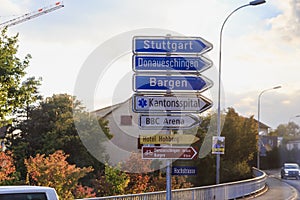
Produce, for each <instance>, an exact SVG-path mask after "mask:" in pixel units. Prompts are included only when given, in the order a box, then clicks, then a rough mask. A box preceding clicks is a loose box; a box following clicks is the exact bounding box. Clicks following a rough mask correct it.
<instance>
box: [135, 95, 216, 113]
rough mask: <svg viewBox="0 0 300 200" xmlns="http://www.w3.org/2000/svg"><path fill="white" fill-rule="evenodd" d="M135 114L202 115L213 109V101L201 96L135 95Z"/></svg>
mask: <svg viewBox="0 0 300 200" xmlns="http://www.w3.org/2000/svg"><path fill="white" fill-rule="evenodd" d="M132 99H133V101H132V109H133V111H134V112H140V113H143V112H147V113H150V112H151V113H154V112H155V113H158V112H160V113H161V112H164V113H165V112H170V113H202V112H204V111H205V110H207V109H209V108H211V107H212V101H211V100H209V99H207V98H205V97H204V96H201V95H185V96H183V95H173V96H166V95H160V96H159V95H141V94H135V95H133V98H132Z"/></svg>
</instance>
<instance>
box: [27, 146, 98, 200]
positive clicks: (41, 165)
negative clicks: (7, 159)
mask: <svg viewBox="0 0 300 200" xmlns="http://www.w3.org/2000/svg"><path fill="white" fill-rule="evenodd" d="M67 157H68V155H66V154H65V153H63V151H56V152H55V153H53V154H50V155H49V156H48V157H46V156H45V154H37V155H36V156H35V157H31V156H30V158H29V159H25V165H26V168H27V183H28V184H30V185H42V186H49V187H53V188H55V189H56V191H57V193H58V195H59V196H60V198H61V199H66V200H67V199H74V198H76V197H75V196H74V194H73V193H74V192H75V191H76V189H77V188H78V187H80V188H82V186H81V185H79V184H78V180H79V179H80V178H82V177H84V176H85V175H86V174H87V173H89V172H91V171H93V168H92V167H87V168H86V167H84V168H78V167H76V166H75V165H70V164H69V163H68V162H67V161H66V159H67ZM87 191H89V190H87ZM89 192H90V191H89Z"/></svg>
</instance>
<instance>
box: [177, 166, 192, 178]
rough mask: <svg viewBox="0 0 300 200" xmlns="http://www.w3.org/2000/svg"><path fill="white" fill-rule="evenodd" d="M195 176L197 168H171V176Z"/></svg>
mask: <svg viewBox="0 0 300 200" xmlns="http://www.w3.org/2000/svg"><path fill="white" fill-rule="evenodd" d="M196 174H197V167H187V166H172V175H177V176H178V175H179V176H180V175H181V176H188V175H196Z"/></svg>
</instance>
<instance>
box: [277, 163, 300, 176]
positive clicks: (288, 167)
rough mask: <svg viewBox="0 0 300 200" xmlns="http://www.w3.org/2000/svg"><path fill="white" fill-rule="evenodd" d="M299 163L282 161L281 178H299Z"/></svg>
mask: <svg viewBox="0 0 300 200" xmlns="http://www.w3.org/2000/svg"><path fill="white" fill-rule="evenodd" d="M299 171H300V169H299V165H298V164H297V163H284V164H283V166H282V168H281V172H280V173H281V178H282V179H285V178H288V177H293V178H296V179H299V175H300V174H299Z"/></svg>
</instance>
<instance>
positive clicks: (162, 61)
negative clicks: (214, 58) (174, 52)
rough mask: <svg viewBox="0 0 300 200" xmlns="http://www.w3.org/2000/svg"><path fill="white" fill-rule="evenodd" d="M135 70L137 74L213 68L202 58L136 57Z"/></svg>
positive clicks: (197, 70) (190, 71)
mask: <svg viewBox="0 0 300 200" xmlns="http://www.w3.org/2000/svg"><path fill="white" fill-rule="evenodd" d="M132 63H133V70H134V71H136V72H149V71H155V72H166V71H176V72H189V73H193V72H198V73H200V72H202V71H204V70H206V69H208V68H209V67H211V66H212V62H211V61H210V60H209V59H207V58H204V57H201V56H187V55H186V56H155V55H134V56H133V57H132Z"/></svg>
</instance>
